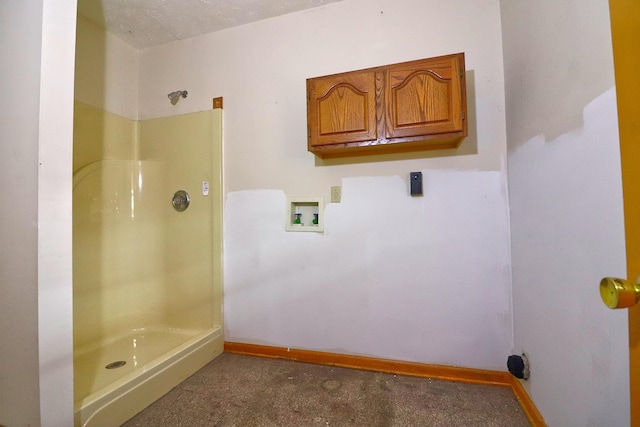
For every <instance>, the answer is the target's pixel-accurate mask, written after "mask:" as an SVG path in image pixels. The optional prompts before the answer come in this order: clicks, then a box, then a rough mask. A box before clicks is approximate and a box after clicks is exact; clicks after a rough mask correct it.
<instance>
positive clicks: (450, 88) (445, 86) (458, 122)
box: [386, 57, 464, 138]
mask: <svg viewBox="0 0 640 427" xmlns="http://www.w3.org/2000/svg"><path fill="white" fill-rule="evenodd" d="M461 72H464V70H462V69H460V66H459V61H458V60H457V58H456V57H448V58H445V59H433V60H429V59H427V60H424V61H415V62H413V63H409V64H402V65H398V66H395V67H391V68H390V69H389V71H388V72H387V79H386V87H387V95H388V99H387V138H398V137H408V136H419V135H432V134H442V133H448V132H461V131H463V130H464V121H463V108H462V93H461V84H460V83H461V78H460V77H461V76H460V74H461Z"/></svg>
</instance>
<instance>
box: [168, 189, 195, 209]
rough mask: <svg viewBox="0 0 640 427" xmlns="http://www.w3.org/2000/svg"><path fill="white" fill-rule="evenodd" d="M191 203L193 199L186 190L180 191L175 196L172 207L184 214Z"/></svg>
mask: <svg viewBox="0 0 640 427" xmlns="http://www.w3.org/2000/svg"><path fill="white" fill-rule="evenodd" d="M190 202H191V198H190V197H189V193H187V192H186V191H184V190H178V191H176V192H175V193H174V194H173V198H172V199H171V205H173V209H175V210H176V211H178V212H183V211H185V210H186V209H187V208H188V207H189V203H190Z"/></svg>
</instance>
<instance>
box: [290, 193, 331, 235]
mask: <svg viewBox="0 0 640 427" xmlns="http://www.w3.org/2000/svg"><path fill="white" fill-rule="evenodd" d="M284 229H285V230H286V231H315V232H319V233H322V232H324V199H323V198H322V197H292V198H289V199H288V200H287V218H286V223H285V226H284Z"/></svg>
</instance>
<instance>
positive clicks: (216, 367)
mask: <svg viewBox="0 0 640 427" xmlns="http://www.w3.org/2000/svg"><path fill="white" fill-rule="evenodd" d="M124 426H126V427H135V426H144V427H149V426H171V427H181V426H189V427H191V426H242V427H252V426H367V427H368V426H372V427H373V426H381V427H382V426H447V427H455V426H460V427H462V426H465V427H468V426H496V427H502V426H504V427H520V426H527V427H529V426H530V424H529V422H528V420H527V417H526V415H525V414H524V412H523V410H522V408H521V407H520V405H519V403H518V400H517V399H516V397H515V395H514V394H513V392H512V391H511V389H510V388H508V387H499V386H488V385H477V384H465V383H460V382H450V381H442V380H435V379H428V378H416V377H408V376H402V375H393V374H382V373H376V372H368V371H359V370H353V369H346V368H336V367H331V366H322V365H312V364H307V363H300V362H291V361H285V360H275V359H264V358H259V357H251V356H241V355H235V354H229V353H224V354H222V355H221V356H220V357H218V358H217V359H215V360H213V361H212V362H211V363H209V364H208V365H206V366H205V367H204V368H202V369H201V370H199V371H198V372H196V373H195V374H194V375H192V376H191V377H189V378H188V379H187V380H185V381H184V382H182V383H181V384H179V385H178V386H176V387H175V388H174V389H173V390H171V391H170V392H169V393H168V394H166V395H165V396H163V397H162V398H160V399H159V400H158V401H156V402H155V403H153V404H152V405H151V406H149V407H148V408H146V409H145V410H143V411H142V412H140V413H139V414H138V415H136V416H135V417H133V418H132V419H131V420H129V421H128V422H126V423H125V424H124Z"/></svg>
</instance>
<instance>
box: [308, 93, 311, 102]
mask: <svg viewBox="0 0 640 427" xmlns="http://www.w3.org/2000/svg"><path fill="white" fill-rule="evenodd" d="M307 101H311V92H308V91H307Z"/></svg>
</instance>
